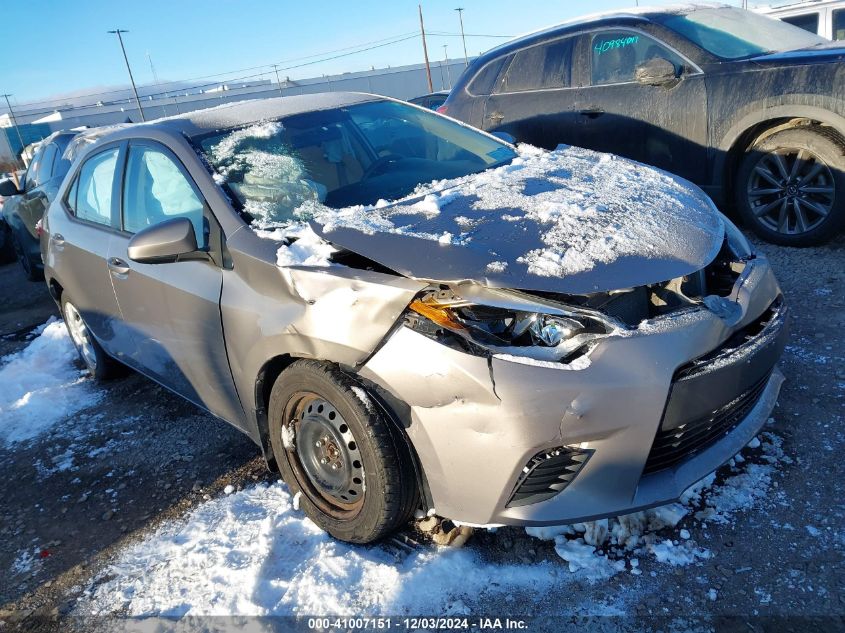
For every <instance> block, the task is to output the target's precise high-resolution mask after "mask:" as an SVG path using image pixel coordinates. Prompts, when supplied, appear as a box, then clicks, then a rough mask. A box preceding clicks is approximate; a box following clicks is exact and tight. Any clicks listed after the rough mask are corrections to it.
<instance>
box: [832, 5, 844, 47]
mask: <svg viewBox="0 0 845 633" xmlns="http://www.w3.org/2000/svg"><path fill="white" fill-rule="evenodd" d="M833 39H835V40H845V9H837V10H836V11H834V12H833Z"/></svg>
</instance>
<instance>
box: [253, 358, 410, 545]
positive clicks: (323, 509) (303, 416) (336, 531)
mask: <svg viewBox="0 0 845 633" xmlns="http://www.w3.org/2000/svg"><path fill="white" fill-rule="evenodd" d="M268 416H269V423H270V424H269V427H270V442H271V444H272V447H273V455H274V456H275V458H276V463H277V464H278V465H279V470H280V471H281V474H282V478H283V479H284V481H285V483H287V485H288V487H289V488H290V491H291V493H292V494H294V495H300V496H299V504H300V508H301V509H302V510H303V511H304V512H305V514H306V515H308V517H309V518H310V519H311V520H312V521H314V523H316V524H317V525H318V526H319V527H320V528H322V529H323V530H325V531H326V532H328V533H329V534H331V535H332V536H334V537H335V538H337V539H340V540H342V541H348V542H350V543H371V542H373V541H377V540H378V539H380V538H382V537H384V536H386V535H387V534H389V533H390V532H392V531H394V530H395V529H396V528H398V527H399V526H401V525H402V524H404V523H406V522H407V521H408V520H410V518H411V515H412V513H413V511H414V508H415V507H416V505H417V503H418V490H417V486H416V477H415V472H414V468H413V462H412V461H411V460H412V458H411V456H410V452H409V450H408V447H407V445H406V444H405V442H404V439H403V438H402V437H400V436H399V430H398V429H397V428H396V427H395V426H394V425H393V423H392V422H391V421H390V420H389V419H388V417H387V414H386V413H385V412H384V411H383V410H382V409H381V408H380V407H379V406H378V405H377V404H376V403H375V402H374V401H373V400H372V398H371V397H370V396H369V394H368V393H367V392H366V390H365V389H364V387H363V386H362V385H361V384H360V383H359V382H358V381H357V380H355V379H354V378H353V377H352V376H350V375H348V374H346V373H344V372H342V371H341V370H340V369H339V368H337V367H336V366H335V365H330V364H328V363H322V362H318V361H312V360H299V361H296V362H295V363H293V364H292V365H291V366H290V367H288V368H287V369H286V370H285V371H283V372H282V373H281V375H280V376H279V378H278V379H277V380H276V384H275V385H273V390H272V392H271V394H270V403H269V407H268Z"/></svg>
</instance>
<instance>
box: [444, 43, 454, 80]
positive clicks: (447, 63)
mask: <svg viewBox="0 0 845 633" xmlns="http://www.w3.org/2000/svg"><path fill="white" fill-rule="evenodd" d="M447 48H449V45H448V44H444V45H443V57H445V58H446V76H447V77H448V78H449V90H451V89H452V70H451V69H450V68H449V53H448V51H447V50H446V49H447Z"/></svg>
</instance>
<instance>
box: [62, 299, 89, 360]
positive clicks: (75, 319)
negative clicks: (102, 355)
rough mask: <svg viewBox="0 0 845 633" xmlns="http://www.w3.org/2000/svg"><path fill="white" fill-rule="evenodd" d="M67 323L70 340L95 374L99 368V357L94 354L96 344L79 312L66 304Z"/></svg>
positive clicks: (71, 305) (69, 304)
mask: <svg viewBox="0 0 845 633" xmlns="http://www.w3.org/2000/svg"><path fill="white" fill-rule="evenodd" d="M65 322H66V323H67V329H68V331H69V332H70V338H71V340H72V341H73V344H74V346H75V347H76V349H77V350H78V351H79V354H80V355H81V356H82V360H84V361H85V364H86V365H87V366H88V368H89V369H90V370H91V371H92V372H93V371H94V370H95V369H96V368H97V355H96V353H95V352H94V344H93V342H92V341H91V335H90V334H89V333H88V328H87V327H86V325H85V322H84V321H83V320H82V316H81V315H80V314H79V311H78V310H77V309H76V308H75V307H74V305H73V304H71V303H66V304H65Z"/></svg>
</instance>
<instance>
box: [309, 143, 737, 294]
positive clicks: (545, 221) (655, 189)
mask: <svg viewBox="0 0 845 633" xmlns="http://www.w3.org/2000/svg"><path fill="white" fill-rule="evenodd" d="M311 226H312V228H313V229H314V231H315V232H316V233H317V234H318V235H319V236H321V237H323V238H324V239H326V240H328V241H330V242H332V243H333V244H335V245H336V246H340V247H342V248H345V249H347V250H351V251H354V252H357V253H359V254H360V255H364V256H365V257H368V258H369V259H371V260H374V261H376V262H378V263H380V264H382V265H384V266H387V267H388V268H391V269H392V270H395V271H396V272H398V273H400V274H403V275H406V276H408V277H412V278H415V279H425V280H435V281H443V282H447V281H462V280H467V279H470V280H475V281H477V282H479V283H483V284H485V285H489V286H493V287H505V288H519V289H524V290H544V291H553V292H567V293H590V292H597V291H607V290H614V289H621V288H628V287H634V286H640V285H645V284H651V283H657V282H661V281H667V280H669V279H674V278H676V277H681V276H683V275H687V274H689V273H692V272H695V271H697V270H699V269H701V268H703V267H704V266H705V265H707V264H708V263H709V262H711V261H712V260H713V258H714V257H715V256H716V254H717V253H718V251H719V248H720V246H721V243H722V240H723V237H724V225H723V223H722V220H721V216H720V214H719V213H718V211H716V209H715V207H714V206H713V204H712V202H710V200H709V199H708V198H707V197H706V196H705V194H704V193H703V192H702V191H701V190H699V189H698V188H696V187H695V186H693V185H691V184H689V183H687V182H686V181H684V180H682V179H679V178H676V177H674V176H672V175H670V174H668V173H666V172H663V171H660V170H656V169H653V168H650V167H646V166H645V165H641V164H639V163H635V162H632V161H628V160H625V159H621V158H618V157H615V156H612V155H609V154H599V153H596V152H592V151H589V150H585V149H581V148H576V147H565V146H562V147H561V148H558V150H556V151H554V152H546V151H543V150H539V149H537V148H534V147H531V146H525V145H523V146H520V148H519V156H518V157H517V158H515V159H514V160H513V161H512V162H511V163H510V164H508V165H505V166H502V167H498V168H495V169H491V170H488V171H486V172H482V173H480V174H473V175H470V176H465V177H462V178H458V179H455V180H448V181H440V182H435V183H431V184H430V185H424V186H422V187H420V188H419V189H418V190H417V192H416V193H415V195H414V196H411V197H409V198H405V199H403V200H400V201H398V202H394V203H385V202H383V201H381V202H380V203H379V204H377V205H375V206H374V207H369V206H368V207H362V206H358V207H350V208H346V209H339V210H335V209H327V208H325V207H319V208H318V209H317V210H316V212H315V213H314V215H313V220H312V222H311Z"/></svg>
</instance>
